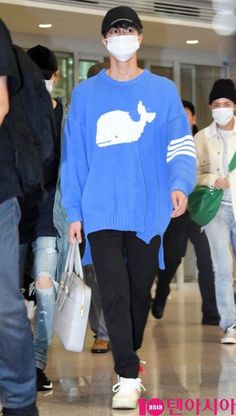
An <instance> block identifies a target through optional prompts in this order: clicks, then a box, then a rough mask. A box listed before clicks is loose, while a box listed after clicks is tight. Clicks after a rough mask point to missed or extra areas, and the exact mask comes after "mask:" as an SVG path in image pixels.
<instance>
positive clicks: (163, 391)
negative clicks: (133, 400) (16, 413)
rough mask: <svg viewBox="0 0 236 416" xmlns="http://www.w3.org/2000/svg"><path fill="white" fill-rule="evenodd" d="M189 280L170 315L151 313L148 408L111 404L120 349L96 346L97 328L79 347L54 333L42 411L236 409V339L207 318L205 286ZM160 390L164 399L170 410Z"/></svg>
mask: <svg viewBox="0 0 236 416" xmlns="http://www.w3.org/2000/svg"><path fill="white" fill-rule="evenodd" d="M185 286H186V288H185V289H184V290H183V291H181V292H180V291H178V290H172V292H171V296H170V298H169V299H168V304H167V307H166V312H165V315H164V317H163V319H161V320H156V319H155V318H153V317H152V316H151V315H150V317H149V320H148V325H147V328H146V332H145V340H144V343H143V348H142V350H140V357H141V359H142V360H145V361H146V365H145V374H143V375H142V376H141V378H142V380H143V384H144V386H145V388H146V391H145V392H144V393H143V395H142V397H143V399H145V400H143V401H142V402H141V403H140V408H138V409H136V410H134V411H126V410H125V411H122V410H120V411H119V410H115V411H112V410H111V409H110V403H111V385H112V384H113V383H114V382H115V381H116V378H115V375H114V372H113V363H112V356H111V353H110V352H109V353H107V354H97V355H96V354H91V353H90V347H91V345H92V342H93V337H92V333H91V332H90V331H89V332H88V335H87V339H86V346H85V350H84V352H83V353H79V354H78V353H69V352H66V351H65V350H63V347H62V346H61V345H60V343H59V341H58V340H56V339H54V341H53V345H52V347H51V349H50V355H49V363H48V367H47V375H48V377H49V378H51V379H52V381H53V383H54V390H53V392H50V393H44V392H42V393H39V394H38V406H39V409H40V416H61V415H63V416H75V415H76V416H90V415H91V416H93V415H96V416H109V415H113V416H118V415H121V416H135V415H141V416H144V415H160V414H163V415H174V416H175V415H176V416H179V415H183V416H188V415H207V416H208V415H226V416H228V415H236V345H224V346H222V345H221V344H220V338H221V335H222V333H221V330H220V329H219V328H218V327H214V326H205V325H201V301H200V296H199V291H198V287H197V285H196V284H186V285H185ZM153 398H159V399H160V400H161V401H162V402H163V405H164V411H161V410H158V409H161V407H158V401H156V400H154V401H150V400H151V399H153ZM160 403H161V402H160Z"/></svg>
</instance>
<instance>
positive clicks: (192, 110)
mask: <svg viewBox="0 0 236 416" xmlns="http://www.w3.org/2000/svg"><path fill="white" fill-rule="evenodd" d="M182 103H183V106H184V108H188V109H189V110H190V111H191V113H192V115H193V116H195V114H196V112H195V107H194V105H193V103H191V102H190V101H187V100H182Z"/></svg>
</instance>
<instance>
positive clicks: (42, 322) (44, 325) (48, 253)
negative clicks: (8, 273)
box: [32, 237, 57, 390]
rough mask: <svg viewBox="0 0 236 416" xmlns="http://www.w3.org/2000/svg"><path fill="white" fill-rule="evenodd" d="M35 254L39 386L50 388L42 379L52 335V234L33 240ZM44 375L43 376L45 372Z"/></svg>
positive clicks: (54, 258) (55, 258) (35, 341)
mask: <svg viewBox="0 0 236 416" xmlns="http://www.w3.org/2000/svg"><path fill="white" fill-rule="evenodd" d="M32 250H33V255H34V266H33V277H34V280H35V291H36V299H37V306H36V313H35V331H34V340H33V346H34V352H35V360H36V368H37V376H38V377H37V388H38V390H45V389H51V388H52V383H51V382H50V381H49V380H46V378H45V380H43V377H44V375H43V374H42V372H43V370H44V369H45V367H46V364H47V353H48V347H49V345H50V343H51V338H52V320H53V311H54V302H55V281H54V279H55V274H56V265H57V250H56V238H55V237H38V238H37V239H36V240H35V241H34V242H33V243H32ZM45 377H46V376H45ZM41 378H42V380H41Z"/></svg>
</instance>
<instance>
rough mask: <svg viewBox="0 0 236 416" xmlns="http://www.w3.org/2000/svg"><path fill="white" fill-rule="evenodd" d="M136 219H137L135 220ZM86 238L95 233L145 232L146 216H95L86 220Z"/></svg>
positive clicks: (87, 217)
mask: <svg viewBox="0 0 236 416" xmlns="http://www.w3.org/2000/svg"><path fill="white" fill-rule="evenodd" d="M134 217H135V218H134ZM84 230H85V234H86V236H87V235H88V234H90V233H92V232H95V231H101V230H119V231H136V232H141V233H142V232H144V216H142V215H139V216H137V214H136V215H135V216H132V215H127V214H125V213H124V214H121V213H119V214H113V215H111V214H110V215H106V214H104V215H93V216H86V217H85V218H84Z"/></svg>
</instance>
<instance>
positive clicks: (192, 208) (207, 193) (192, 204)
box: [188, 153, 236, 225]
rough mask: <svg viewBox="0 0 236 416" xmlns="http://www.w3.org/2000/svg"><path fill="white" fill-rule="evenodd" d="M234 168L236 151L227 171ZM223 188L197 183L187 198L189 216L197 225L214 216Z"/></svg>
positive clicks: (235, 166) (203, 223)
mask: <svg viewBox="0 0 236 416" xmlns="http://www.w3.org/2000/svg"><path fill="white" fill-rule="evenodd" d="M235 168H236V153H235V154H234V156H233V157H232V160H231V162H230V164H229V172H232V170H234V169H235ZM223 194H224V191H223V189H216V188H213V187H209V186H204V185H197V186H196V187H195V188H194V190H193V192H192V193H191V194H190V195H189V198H188V210H189V213H190V216H191V218H192V219H193V221H195V222H196V223H197V224H199V225H206V224H208V222H210V221H211V220H212V218H214V216H215V215H216V213H217V211H218V209H219V208H220V204H221V201H222V198H223Z"/></svg>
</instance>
